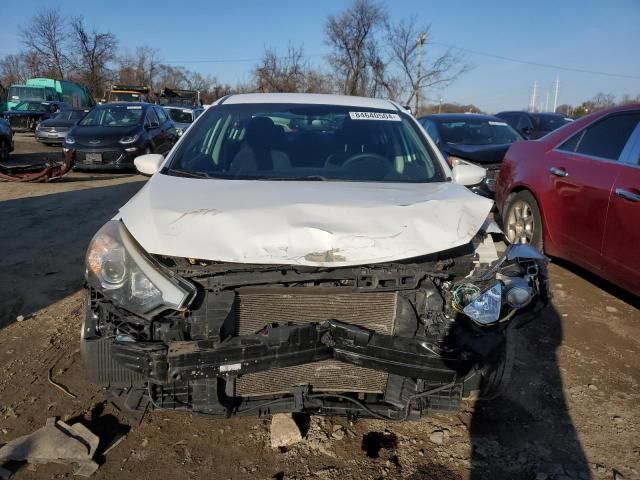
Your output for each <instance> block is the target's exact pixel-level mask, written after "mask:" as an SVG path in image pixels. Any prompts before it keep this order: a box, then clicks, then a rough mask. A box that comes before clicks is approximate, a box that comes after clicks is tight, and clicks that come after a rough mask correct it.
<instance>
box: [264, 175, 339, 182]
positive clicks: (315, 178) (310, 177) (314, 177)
mask: <svg viewBox="0 0 640 480" xmlns="http://www.w3.org/2000/svg"><path fill="white" fill-rule="evenodd" d="M256 180H276V181H285V180H290V181H298V180H308V181H312V182H314V181H315V182H318V181H327V180H329V179H328V178H327V177H323V176H322V175H300V176H298V177H260V178H256Z"/></svg>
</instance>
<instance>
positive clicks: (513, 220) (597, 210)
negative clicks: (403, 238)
mask: <svg viewBox="0 0 640 480" xmlns="http://www.w3.org/2000/svg"><path fill="white" fill-rule="evenodd" d="M496 203H497V206H498V209H499V211H500V215H501V218H502V223H503V229H504V231H505V233H506V235H507V237H508V238H509V239H510V240H511V241H512V242H519V243H527V244H531V245H533V246H535V247H537V248H539V249H544V251H545V252H546V253H547V254H549V255H551V256H554V257H561V258H564V259H567V260H569V261H571V262H573V263H576V264H578V265H580V266H582V267H584V268H586V269H588V270H590V271H592V272H594V273H596V274H597V275H600V276H602V277H604V278H606V279H608V280H610V281H611V282H613V283H615V284H617V285H620V286H622V287H623V288H625V289H627V290H630V291H631V292H633V293H635V294H636V295H640V248H638V245H640V104H636V105H626V106H624V107H618V108H614V109H611V110H605V111H602V112H596V113H593V114H591V115H588V116H586V117H582V118H580V119H579V120H576V121H575V122H574V123H573V124H572V125H569V126H567V127H565V128H563V129H561V130H558V131H556V132H552V133H550V134H549V135H547V136H546V137H544V138H542V139H540V140H536V141H533V142H521V143H520V142H519V143H515V144H513V145H512V146H511V148H510V149H509V151H508V152H507V155H506V157H505V160H504V162H503V165H502V169H501V171H500V175H499V176H498V181H497V188H496Z"/></svg>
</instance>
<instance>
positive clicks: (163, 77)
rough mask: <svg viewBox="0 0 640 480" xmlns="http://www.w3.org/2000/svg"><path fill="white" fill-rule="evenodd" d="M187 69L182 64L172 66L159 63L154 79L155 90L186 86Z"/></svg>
mask: <svg viewBox="0 0 640 480" xmlns="http://www.w3.org/2000/svg"><path fill="white" fill-rule="evenodd" d="M188 76H189V71H188V70H187V69H186V68H185V67H182V66H176V67H174V66H172V65H167V64H164V63H161V64H160V65H158V73H157V76H156V79H155V81H154V82H155V88H156V90H161V89H163V88H187V87H188V82H189V80H188Z"/></svg>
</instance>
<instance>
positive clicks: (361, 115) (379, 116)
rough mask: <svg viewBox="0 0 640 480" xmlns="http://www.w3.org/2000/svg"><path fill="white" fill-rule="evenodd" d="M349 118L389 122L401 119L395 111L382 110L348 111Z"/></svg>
mask: <svg viewBox="0 0 640 480" xmlns="http://www.w3.org/2000/svg"><path fill="white" fill-rule="evenodd" d="M349 117H350V118H351V120H387V121H391V122H400V121H402V120H401V118H400V115H398V114H397V113H384V112H349Z"/></svg>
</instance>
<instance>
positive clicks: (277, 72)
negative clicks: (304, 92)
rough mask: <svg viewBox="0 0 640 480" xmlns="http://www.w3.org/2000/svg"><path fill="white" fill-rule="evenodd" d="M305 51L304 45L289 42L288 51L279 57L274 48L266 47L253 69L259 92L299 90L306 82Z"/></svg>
mask: <svg viewBox="0 0 640 480" xmlns="http://www.w3.org/2000/svg"><path fill="white" fill-rule="evenodd" d="M304 69H305V65H304V53H303V49H302V47H299V48H296V47H294V46H293V45H291V44H289V48H288V49H287V53H286V54H285V55H284V56H282V57H279V56H278V53H277V52H276V50H275V49H273V48H265V51H264V54H263V56H262V59H261V60H260V63H259V64H258V65H257V66H256V67H255V68H254V70H253V79H254V82H255V84H256V90H257V91H259V92H299V91H301V89H302V87H303V84H304Z"/></svg>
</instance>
